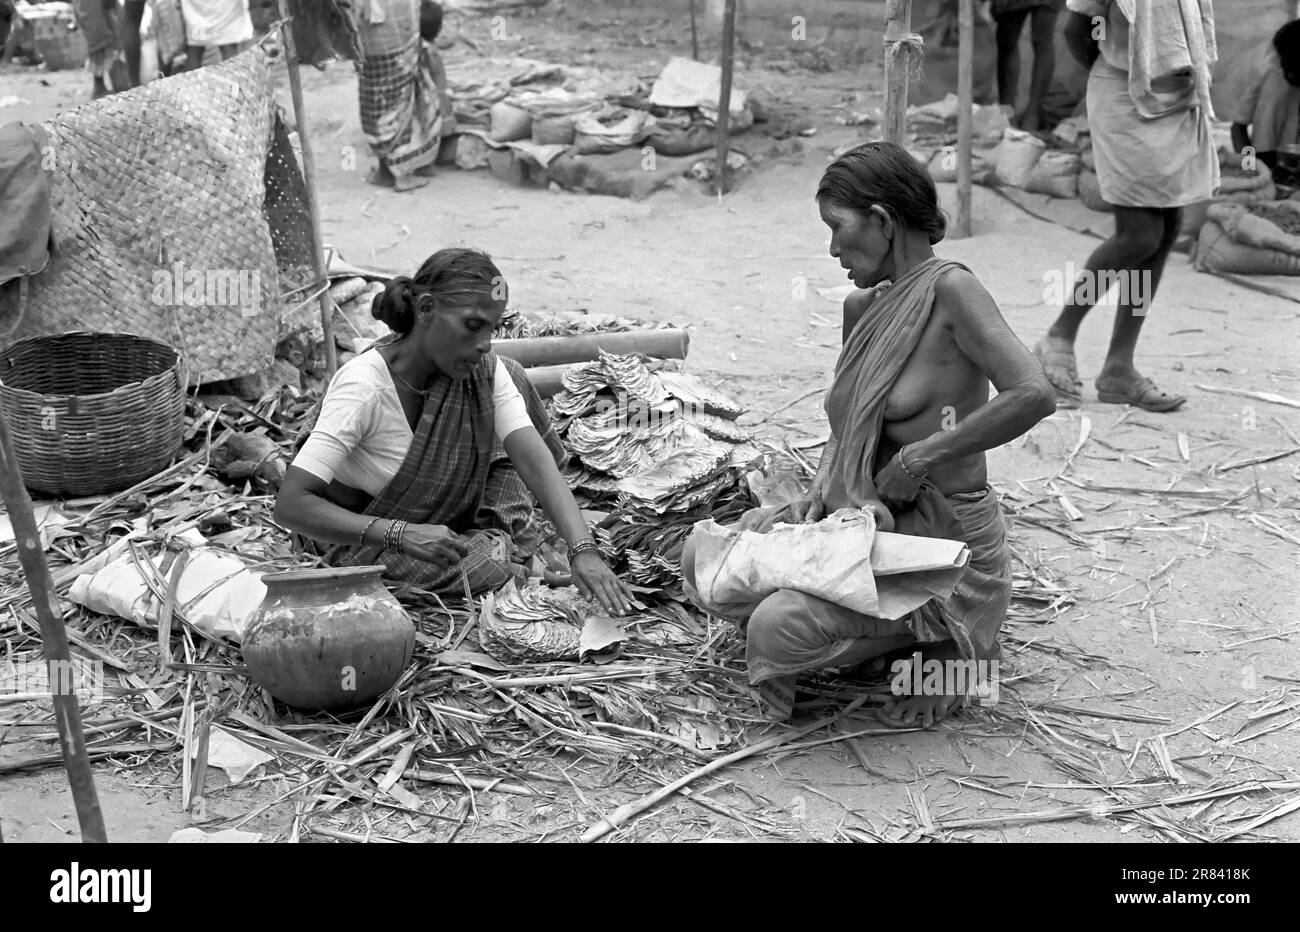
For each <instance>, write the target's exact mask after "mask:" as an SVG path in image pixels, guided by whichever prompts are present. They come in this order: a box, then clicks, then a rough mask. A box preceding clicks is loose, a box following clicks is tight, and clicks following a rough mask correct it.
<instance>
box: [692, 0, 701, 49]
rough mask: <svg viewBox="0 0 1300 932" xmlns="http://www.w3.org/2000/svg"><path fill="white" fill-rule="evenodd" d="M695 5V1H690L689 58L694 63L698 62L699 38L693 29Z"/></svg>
mask: <svg viewBox="0 0 1300 932" xmlns="http://www.w3.org/2000/svg"><path fill="white" fill-rule="evenodd" d="M695 3H696V0H691V58H693V59H694V60H695V61H699V60H700V37H699V33H697V32H696V27H695Z"/></svg>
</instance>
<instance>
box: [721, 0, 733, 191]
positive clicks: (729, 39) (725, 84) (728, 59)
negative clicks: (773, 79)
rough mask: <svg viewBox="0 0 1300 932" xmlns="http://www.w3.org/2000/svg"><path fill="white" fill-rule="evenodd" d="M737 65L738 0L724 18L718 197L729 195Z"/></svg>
mask: <svg viewBox="0 0 1300 932" xmlns="http://www.w3.org/2000/svg"><path fill="white" fill-rule="evenodd" d="M735 63H736V0H727V6H726V11H725V12H724V13H723V17H722V92H721V94H719V96H718V197H722V195H724V194H726V193H727V150H728V149H729V148H730V146H731V137H730V136H729V135H728V133H729V132H730V131H731V73H732V69H733V68H734V66H735Z"/></svg>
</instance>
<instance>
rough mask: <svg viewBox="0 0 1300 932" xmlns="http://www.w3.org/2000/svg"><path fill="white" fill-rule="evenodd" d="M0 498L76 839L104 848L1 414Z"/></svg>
mask: <svg viewBox="0 0 1300 932" xmlns="http://www.w3.org/2000/svg"><path fill="white" fill-rule="evenodd" d="M0 495H3V498H4V503H5V508H6V509H7V510H8V512H9V520H10V521H11V522H12V523H13V528H14V540H15V542H16V543H17V545H18V561H19V563H20V564H21V566H22V568H23V574H24V575H25V576H26V577H27V589H28V591H29V592H31V594H32V606H33V609H34V611H35V614H36V620H37V622H38V623H39V625H40V629H41V646H42V648H43V653H44V655H45V663H46V669H47V670H48V671H49V685H50V692H51V694H52V695H53V700H54V718H55V721H56V722H57V723H58V731H59V749H60V750H61V751H62V752H63V765H64V767H65V768H66V769H67V771H68V784H69V785H70V786H71V788H72V802H73V804H74V805H75V806H76V809H77V823H78V824H79V825H80V826H81V840H82V841H83V842H100V843H104V842H107V841H108V836H107V834H106V833H105V830H104V814H103V813H102V812H101V811H100V808H99V794H98V793H96V792H95V777H94V774H92V773H91V770H90V757H89V756H88V755H87V753H86V739H85V735H84V734H83V733H82V730H81V708H80V706H79V705H78V702H77V693H76V690H75V689H74V688H72V680H73V679H74V678H73V677H72V676H70V675H69V676H65V675H64V672H63V671H65V670H67V671H70V670H71V663H72V652H71V650H70V649H69V648H68V632H67V630H66V629H65V628H64V626H63V615H62V612H61V611H60V610H59V602H58V598H57V597H56V596H55V594H54V582H53V580H52V579H51V578H50V568H49V566H48V565H47V564H46V562H45V551H44V549H43V548H42V547H41V532H40V529H39V528H38V527H37V526H36V515H35V513H34V512H33V511H32V500H31V498H30V497H29V496H28V495H27V488H26V486H24V485H23V476H22V473H21V472H20V471H19V469H18V457H17V455H16V454H15V453H14V445H13V438H12V437H11V435H10V433H9V422H8V421H7V420H6V419H5V416H4V412H3V411H0Z"/></svg>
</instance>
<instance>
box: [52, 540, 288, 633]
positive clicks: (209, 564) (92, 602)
mask: <svg viewBox="0 0 1300 932" xmlns="http://www.w3.org/2000/svg"><path fill="white" fill-rule="evenodd" d="M177 539H178V540H181V541H183V542H184V543H186V544H189V545H190V546H191V548H192V549H191V550H190V554H189V560H188V562H187V563H186V564H185V571H184V572H183V573H182V574H181V578H180V582H179V584H178V585H177V587H176V606H177V608H178V609H179V610H180V611H181V612H182V613H183V614H184V615H185V617H186V618H187V619H189V621H190V623H191V624H193V625H194V626H195V627H196V628H198V629H199V630H200V631H204V632H206V633H207V634H210V635H212V636H213V637H226V638H230V639H232V640H234V641H241V640H243V635H244V629H245V628H246V627H247V625H248V622H249V620H250V619H251V618H252V617H253V613H254V612H256V611H257V607H258V606H259V605H261V604H262V597H263V596H265V595H266V586H265V585H263V583H262V573H260V572H255V571H253V570H250V569H249V568H248V567H247V566H245V565H244V564H243V562H242V561H241V560H240V559H239V558H238V557H234V556H231V555H230V554H227V553H223V552H221V551H218V550H214V549H211V548H209V547H206V546H204V545H205V544H206V541H205V540H204V538H203V535H202V534H200V533H199V532H198V531H194V530H190V531H186V532H185V533H184V534H179V535H177ZM153 549H154V552H153V553H150V554H149V562H150V563H152V564H153V566H154V575H155V577H156V578H158V579H163V580H165V582H164V586H165V585H167V584H169V583H170V576H168V575H167V574H164V573H163V572H162V550H161V548H160V547H157V546H156V545H155V546H154V548H153ZM68 599H69V601H71V602H74V603H76V604H77V605H84V606H85V607H86V608H88V609H90V610H91V611H92V612H99V613H100V614H101V615H115V616H116V617H118V618H126V619H129V620H131V621H134V622H135V623H136V624H138V625H141V626H143V627H148V628H154V627H157V625H158V616H159V612H160V611H161V608H162V606H161V605H160V603H159V601H158V600H157V599H156V598H154V595H153V592H152V590H150V588H149V587H148V586H147V585H146V584H145V581H144V579H143V578H142V577H141V575H140V570H139V569H138V568H137V567H136V565H135V561H134V560H133V559H132V558H131V554H130V553H126V554H125V555H123V556H120V557H118V558H116V559H114V560H112V561H110V562H108V563H107V564H106V565H105V566H103V567H101V568H99V569H97V570H95V571H93V572H90V573H85V574H83V575H81V576H78V577H77V578H76V579H74V580H73V581H72V586H71V588H70V589H69V590H68Z"/></svg>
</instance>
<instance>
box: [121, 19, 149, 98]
mask: <svg viewBox="0 0 1300 932" xmlns="http://www.w3.org/2000/svg"><path fill="white" fill-rule="evenodd" d="M146 3H147V0H122V49H123V51H125V52H126V71H127V81H128V82H130V85H131V87H139V86H140V24H141V23H143V22H144V8H145V4H146Z"/></svg>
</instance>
